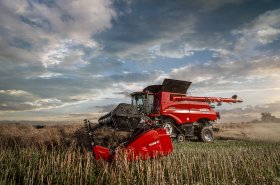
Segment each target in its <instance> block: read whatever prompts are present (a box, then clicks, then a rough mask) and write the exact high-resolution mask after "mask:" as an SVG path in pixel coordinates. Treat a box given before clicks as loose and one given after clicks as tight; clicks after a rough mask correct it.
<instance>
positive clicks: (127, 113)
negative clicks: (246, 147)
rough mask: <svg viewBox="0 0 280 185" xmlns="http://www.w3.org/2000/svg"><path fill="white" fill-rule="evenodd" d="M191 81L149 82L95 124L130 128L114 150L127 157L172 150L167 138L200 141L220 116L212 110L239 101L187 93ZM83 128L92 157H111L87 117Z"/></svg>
mask: <svg viewBox="0 0 280 185" xmlns="http://www.w3.org/2000/svg"><path fill="white" fill-rule="evenodd" d="M190 85H191V82H188V81H181V80H173V79H165V80H164V81H163V83H162V85H151V86H148V87H146V88H144V89H143V91H141V92H134V93H132V94H131V98H132V103H131V104H124V103H121V104H119V105H118V106H117V107H116V108H115V109H114V110H113V111H111V112H110V113H108V114H106V115H104V116H102V117H101V118H100V119H99V125H98V127H110V128H113V129H114V130H116V131H119V130H125V131H129V132H131V135H130V137H129V138H128V139H127V141H125V142H123V143H120V145H119V147H117V148H118V150H121V151H123V152H125V153H127V155H128V157H127V158H128V159H129V160H135V159H147V158H154V157H156V156H162V155H168V154H169V153H171V152H172V149H173V148H172V142H171V139H173V140H174V139H176V140H177V141H178V142H183V141H185V139H186V138H193V137H197V138H198V139H199V140H200V141H203V142H212V141H213V139H214V133H213V123H214V122H215V121H216V120H217V119H219V118H220V114H219V112H215V111H214V108H215V105H213V104H214V103H216V104H217V105H218V106H219V105H221V104H222V103H223V102H225V103H240V102H242V100H241V99H239V98H238V97H237V96H236V95H234V96H232V98H219V97H196V96H188V95H187V90H188V88H189V86H190ZM85 122H86V123H87V128H88V130H89V134H90V136H91V140H92V147H93V152H94V154H95V158H96V159H97V160H98V159H101V158H102V159H106V160H109V159H110V160H111V159H113V158H114V157H115V153H114V151H115V150H116V148H115V149H113V152H110V150H109V149H108V148H105V147H101V146H96V145H95V142H94V137H93V136H92V131H93V130H95V129H96V128H97V127H96V128H91V127H90V124H89V121H88V120H86V121H85Z"/></svg>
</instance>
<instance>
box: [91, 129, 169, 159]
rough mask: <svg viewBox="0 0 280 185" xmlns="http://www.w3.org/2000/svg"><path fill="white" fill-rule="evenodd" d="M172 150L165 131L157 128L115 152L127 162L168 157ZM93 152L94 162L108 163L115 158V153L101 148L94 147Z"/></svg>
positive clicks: (144, 133)
mask: <svg viewBox="0 0 280 185" xmlns="http://www.w3.org/2000/svg"><path fill="white" fill-rule="evenodd" d="M172 150H173V146H172V141H171V139H170V136H169V135H167V134H166V131H165V129H163V128H158V129H156V130H154V129H151V130H148V131H145V132H143V133H142V134H141V135H139V136H138V137H136V138H135V139H134V140H133V141H132V142H131V143H129V144H128V145H127V146H126V147H125V148H119V150H117V151H118V155H119V156H121V157H123V156H124V155H125V157H126V159H127V160H128V161H133V160H138V159H141V160H146V159H151V158H155V157H159V156H164V155H168V154H169V153H171V152H172ZM93 152H94V156H95V160H100V159H103V160H106V161H110V160H112V159H115V158H116V155H115V153H113V154H110V152H109V149H108V148H105V147H102V146H94V147H93Z"/></svg>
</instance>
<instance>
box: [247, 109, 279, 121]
mask: <svg viewBox="0 0 280 185" xmlns="http://www.w3.org/2000/svg"><path fill="white" fill-rule="evenodd" d="M250 123H280V118H277V117H275V116H273V115H271V113H269V112H262V113H261V120H257V119H256V120H252V121H250Z"/></svg>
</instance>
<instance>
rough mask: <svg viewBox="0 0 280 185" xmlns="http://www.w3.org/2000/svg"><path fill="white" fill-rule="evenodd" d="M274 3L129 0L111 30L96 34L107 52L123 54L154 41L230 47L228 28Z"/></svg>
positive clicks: (154, 42) (156, 42)
mask: <svg viewBox="0 0 280 185" xmlns="http://www.w3.org/2000/svg"><path fill="white" fill-rule="evenodd" d="M117 2H119V1H117ZM115 4H116V5H115V6H117V7H118V3H115ZM122 5H123V4H122ZM159 5H160V6H159ZM276 7H280V2H276V1H257V2H254V3H252V2H251V1H162V0H159V1H131V3H130V4H129V5H127V8H126V9H129V10H130V11H126V12H125V11H124V13H123V14H122V16H120V17H118V19H116V20H114V22H113V26H112V28H111V29H110V30H107V31H105V32H102V33H100V34H98V35H96V36H95V38H97V40H100V42H101V43H102V44H103V45H104V50H105V51H107V52H108V53H118V54H120V55H122V54H124V55H125V56H127V55H133V54H134V55H135V53H137V51H138V52H139V51H142V52H143V51H145V50H146V49H147V47H152V46H153V45H156V44H160V45H162V47H165V48H168V49H174V45H177V46H179V47H180V46H182V45H184V44H185V43H188V44H191V45H192V46H193V47H218V46H219V47H223V46H227V47H229V46H230V45H231V44H230V43H229V42H228V41H227V39H230V38H228V37H230V31H231V30H233V29H236V28H238V27H239V26H240V25H242V24H246V23H247V22H249V21H251V20H253V19H254V18H255V17H256V16H258V15H260V14H262V13H264V12H265V11H267V10H268V9H275V8H276ZM124 9H125V8H124ZM239 16H242V18H239ZM229 41H230V42H232V40H229ZM170 43H173V44H171V45H170ZM163 49H164V48H163ZM179 49H180V48H179ZM138 57H141V56H138ZM142 57H144V56H142Z"/></svg>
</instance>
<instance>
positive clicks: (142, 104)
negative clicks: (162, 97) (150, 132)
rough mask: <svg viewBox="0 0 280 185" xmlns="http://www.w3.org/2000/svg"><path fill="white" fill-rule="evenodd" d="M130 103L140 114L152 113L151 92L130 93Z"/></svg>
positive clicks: (152, 98) (152, 99)
mask: <svg viewBox="0 0 280 185" xmlns="http://www.w3.org/2000/svg"><path fill="white" fill-rule="evenodd" d="M131 98H132V105H134V106H135V108H136V109H137V111H138V112H139V113H142V114H151V113H153V105H154V95H153V94H133V95H131Z"/></svg>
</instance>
